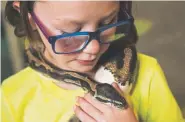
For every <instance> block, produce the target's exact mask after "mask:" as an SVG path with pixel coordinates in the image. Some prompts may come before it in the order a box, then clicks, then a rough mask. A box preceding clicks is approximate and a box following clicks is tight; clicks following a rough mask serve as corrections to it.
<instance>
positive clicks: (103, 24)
mask: <svg viewBox="0 0 185 122" xmlns="http://www.w3.org/2000/svg"><path fill="white" fill-rule="evenodd" d="M116 21H117V16H115V17H114V18H113V19H112V20H111V21H110V22H108V23H100V25H99V27H102V26H106V25H109V24H113V23H115V22H116Z"/></svg>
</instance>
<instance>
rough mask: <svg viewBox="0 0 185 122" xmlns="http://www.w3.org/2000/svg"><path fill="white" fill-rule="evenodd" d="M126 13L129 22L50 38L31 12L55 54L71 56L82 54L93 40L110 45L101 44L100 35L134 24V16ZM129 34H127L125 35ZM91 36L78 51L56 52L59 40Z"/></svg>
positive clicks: (125, 21) (124, 21)
mask: <svg viewBox="0 0 185 122" xmlns="http://www.w3.org/2000/svg"><path fill="white" fill-rule="evenodd" d="M124 13H125V14H126V15H127V20H123V21H120V22H117V23H114V24H110V25H107V26H104V27H100V28H98V29H97V30H96V31H95V32H74V33H65V34H62V35H56V36H49V34H48V32H47V31H46V30H45V29H44V25H43V24H42V22H41V21H40V20H39V19H38V18H37V16H36V15H35V13H34V12H30V14H31V16H32V18H33V20H34V21H35V23H36V24H37V25H38V27H39V28H40V30H41V32H42V33H43V34H44V36H45V37H46V38H47V39H48V41H49V43H50V44H51V46H52V49H53V52H54V53H55V54H71V53H77V52H80V51H82V50H84V49H85V47H86V46H87V45H88V44H89V43H90V42H91V41H92V40H93V39H96V40H97V41H98V42H99V43H100V44H110V43H111V42H107V43H106V42H101V40H100V33H101V32H103V31H105V30H107V29H109V28H112V27H117V26H120V25H124V24H132V23H133V21H134V18H133V17H132V16H130V15H129V14H128V13H127V12H126V11H124ZM125 34H127V33H125ZM82 35H84V36H89V39H88V40H86V42H85V44H84V46H83V47H82V48H81V49H78V50H76V51H71V52H56V51H55V43H56V41H57V40H58V39H61V38H64V37H69V36H82Z"/></svg>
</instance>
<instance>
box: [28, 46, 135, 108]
mask: <svg viewBox="0 0 185 122" xmlns="http://www.w3.org/2000/svg"><path fill="white" fill-rule="evenodd" d="M133 54H135V52H134V51H133V49H132V48H125V49H124V50H123V51H122V52H120V53H119V55H117V56H115V57H114V58H113V59H111V60H110V61H109V62H108V63H107V64H105V69H106V70H109V71H110V72H111V73H112V74H113V75H114V76H115V81H116V82H118V83H121V84H124V82H126V81H129V80H130V79H131V76H130V75H131V72H130V71H131V70H130V65H131V63H132V60H131V59H132V55H133ZM26 57H27V59H28V63H29V65H30V66H31V67H32V68H33V69H35V70H37V71H39V72H42V73H45V74H47V75H48V76H49V77H52V78H54V79H56V80H57V81H59V82H66V83H69V84H74V85H76V86H79V87H81V88H83V89H84V90H85V91H87V92H89V93H91V94H92V95H93V96H94V98H96V99H97V100H99V101H100V102H103V103H109V104H112V105H114V106H115V107H117V108H120V109H125V108H126V107H127V102H126V100H125V99H124V98H123V97H122V96H121V95H120V94H119V93H118V92H117V91H116V90H115V89H114V88H113V86H111V85H110V84H107V83H98V82H96V81H95V80H93V79H92V78H90V77H88V76H87V75H86V74H83V73H79V72H74V71H66V70H62V69H60V68H58V67H56V66H55V65H54V64H52V63H50V62H49V61H47V60H46V59H45V58H44V56H43V55H42V53H40V52H38V51H36V50H34V49H32V48H27V49H26ZM120 57H121V58H120ZM118 63H120V64H121V63H122V65H121V66H122V67H121V66H120V65H119V67H120V68H118Z"/></svg>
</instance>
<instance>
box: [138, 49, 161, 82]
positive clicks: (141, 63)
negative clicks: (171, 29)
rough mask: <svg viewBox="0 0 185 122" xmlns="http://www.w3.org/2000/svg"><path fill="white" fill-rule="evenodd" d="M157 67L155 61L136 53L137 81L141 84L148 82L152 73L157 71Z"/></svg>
mask: <svg viewBox="0 0 185 122" xmlns="http://www.w3.org/2000/svg"><path fill="white" fill-rule="evenodd" d="M157 66H159V63H158V61H157V59H155V58H154V57H151V56H148V55H145V54H142V53H138V68H139V70H138V80H139V81H142V82H144V81H145V82H150V80H151V78H152V76H153V74H154V72H158V71H159V69H157Z"/></svg>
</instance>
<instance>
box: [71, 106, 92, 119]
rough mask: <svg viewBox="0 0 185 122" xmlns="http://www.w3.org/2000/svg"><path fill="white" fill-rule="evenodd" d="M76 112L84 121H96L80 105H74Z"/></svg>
mask: <svg viewBox="0 0 185 122" xmlns="http://www.w3.org/2000/svg"><path fill="white" fill-rule="evenodd" d="M74 112H75V114H76V116H77V117H78V119H80V121H82V122H96V121H95V120H94V119H93V118H92V117H90V116H89V115H88V114H87V113H86V112H84V111H83V110H82V109H81V108H80V107H78V106H76V105H75V107H74Z"/></svg>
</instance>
